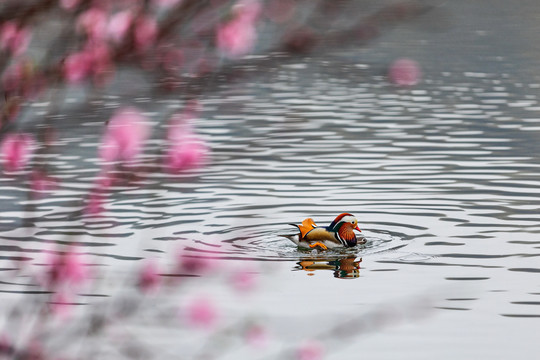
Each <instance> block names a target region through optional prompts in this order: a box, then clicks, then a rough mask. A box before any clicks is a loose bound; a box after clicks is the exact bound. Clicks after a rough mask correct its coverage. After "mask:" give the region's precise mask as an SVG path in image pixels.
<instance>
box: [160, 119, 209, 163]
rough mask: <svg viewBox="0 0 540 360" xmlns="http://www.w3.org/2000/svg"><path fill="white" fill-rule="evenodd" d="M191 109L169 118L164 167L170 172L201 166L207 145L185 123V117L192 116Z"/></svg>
mask: <svg viewBox="0 0 540 360" xmlns="http://www.w3.org/2000/svg"><path fill="white" fill-rule="evenodd" d="M192 111H193V110H187V111H186V113H184V114H177V115H175V116H173V117H172V118H171V124H170V126H169V130H168V133H167V140H168V143H169V147H168V149H167V152H166V154H165V158H164V161H165V164H164V166H165V169H166V170H167V171H169V172H171V173H179V172H181V171H183V170H188V169H193V168H197V167H199V166H201V164H202V162H203V160H204V158H205V157H206V153H207V146H206V144H205V143H204V142H203V140H202V139H200V138H199V137H198V136H197V135H196V134H195V133H194V132H193V130H192V128H191V126H190V125H189V124H187V123H186V117H187V116H192V115H191V114H192Z"/></svg>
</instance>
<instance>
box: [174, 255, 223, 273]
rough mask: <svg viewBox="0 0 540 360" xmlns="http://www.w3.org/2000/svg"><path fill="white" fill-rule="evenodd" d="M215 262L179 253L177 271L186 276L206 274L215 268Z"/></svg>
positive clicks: (205, 257) (206, 258) (204, 257)
mask: <svg viewBox="0 0 540 360" xmlns="http://www.w3.org/2000/svg"><path fill="white" fill-rule="evenodd" d="M216 265H217V261H216V260H214V259H212V258H210V257H207V256H190V255H187V254H186V253H181V254H180V256H179V257H178V270H179V271H182V272H186V273H188V274H198V275H200V274H206V273H209V272H211V271H212V270H214V269H215V268H216Z"/></svg>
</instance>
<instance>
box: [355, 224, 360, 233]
mask: <svg viewBox="0 0 540 360" xmlns="http://www.w3.org/2000/svg"><path fill="white" fill-rule="evenodd" d="M354 230H358V231H360V232H362V230H360V228H359V227H358V225H356V227H355V228H354Z"/></svg>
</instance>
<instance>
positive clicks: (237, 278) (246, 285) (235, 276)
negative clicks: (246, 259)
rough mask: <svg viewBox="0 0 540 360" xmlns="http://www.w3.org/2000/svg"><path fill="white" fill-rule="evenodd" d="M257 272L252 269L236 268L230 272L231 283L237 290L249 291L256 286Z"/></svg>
mask: <svg viewBox="0 0 540 360" xmlns="http://www.w3.org/2000/svg"><path fill="white" fill-rule="evenodd" d="M257 282H258V274H257V273H256V272H255V271H254V270H253V269H247V268H246V269H238V270H236V271H234V272H233V273H232V276H231V283H232V285H233V287H234V288H235V289H236V290H238V291H242V292H245V291H250V290H253V289H254V288H255V287H256V286H257Z"/></svg>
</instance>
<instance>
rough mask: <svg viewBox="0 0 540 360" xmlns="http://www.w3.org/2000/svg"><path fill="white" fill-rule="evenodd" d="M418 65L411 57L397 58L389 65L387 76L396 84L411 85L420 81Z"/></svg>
mask: <svg viewBox="0 0 540 360" xmlns="http://www.w3.org/2000/svg"><path fill="white" fill-rule="evenodd" d="M421 75H422V74H421V71H420V66H419V65H418V63H417V62H416V61H414V60H411V59H398V60H396V61H394V63H393V64H392V65H391V66H390V69H389V71H388V77H389V78H390V81H391V82H392V83H393V84H395V85H398V86H413V85H416V84H417V83H418V82H419V81H420V77H421Z"/></svg>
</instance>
